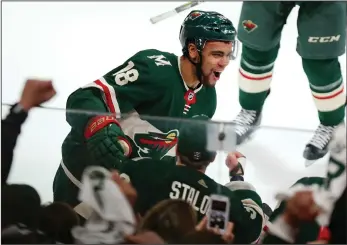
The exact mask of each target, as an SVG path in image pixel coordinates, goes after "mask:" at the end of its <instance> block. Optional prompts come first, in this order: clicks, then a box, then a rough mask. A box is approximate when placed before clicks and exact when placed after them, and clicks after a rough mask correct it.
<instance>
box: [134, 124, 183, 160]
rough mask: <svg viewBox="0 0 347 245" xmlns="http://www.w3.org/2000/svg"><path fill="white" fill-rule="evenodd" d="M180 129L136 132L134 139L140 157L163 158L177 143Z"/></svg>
mask: <svg viewBox="0 0 347 245" xmlns="http://www.w3.org/2000/svg"><path fill="white" fill-rule="evenodd" d="M177 137H178V130H176V129H174V130H170V131H169V132H168V133H157V132H148V133H140V134H135V137H134V141H135V143H136V145H137V147H138V154H139V156H140V157H150V158H152V159H161V158H162V157H163V156H165V155H166V154H167V153H168V152H169V151H170V150H171V149H172V148H173V147H175V145H176V144H177Z"/></svg>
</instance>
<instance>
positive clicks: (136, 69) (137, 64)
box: [84, 50, 168, 115]
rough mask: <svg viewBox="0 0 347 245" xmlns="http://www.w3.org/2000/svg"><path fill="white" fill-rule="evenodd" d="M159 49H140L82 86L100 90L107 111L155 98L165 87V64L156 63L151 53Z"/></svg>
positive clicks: (118, 111) (121, 110) (120, 110)
mask: <svg viewBox="0 0 347 245" xmlns="http://www.w3.org/2000/svg"><path fill="white" fill-rule="evenodd" d="M157 52H159V51H155V50H143V51H140V52H138V53H136V54H135V55H133V56H132V57H131V58H129V59H128V60H126V61H125V62H124V63H123V64H122V65H120V66H118V67H117V68H115V69H113V70H112V71H110V72H108V73H107V74H105V75H104V76H102V77H101V78H99V79H97V80H96V81H94V82H92V83H90V84H88V85H86V86H84V88H88V87H94V88H97V89H99V90H100V91H101V93H102V97H103V100H104V102H105V105H106V107H107V108H108V111H110V112H111V113H115V114H116V115H120V114H121V113H128V112H131V111H132V110H133V109H136V107H138V106H140V105H142V104H149V103H151V102H155V101H156V100H157V98H158V97H159V96H162V94H163V91H165V90H166V89H167V88H168V83H166V81H165V80H164V79H165V69H166V67H160V68H159V67H158V66H157V65H156V63H155V60H154V59H151V58H149V57H152V56H153V55H155V54H157Z"/></svg>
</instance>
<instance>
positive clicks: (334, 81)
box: [297, 2, 346, 160]
mask: <svg viewBox="0 0 347 245" xmlns="http://www.w3.org/2000/svg"><path fill="white" fill-rule="evenodd" d="M298 33H299V37H298V45H297V51H298V53H299V55H300V56H301V57H302V66H303V69H304V71H305V73H306V76H307V78H308V81H309V85H310V89H311V91H312V95H313V99H314V102H315V105H316V107H317V110H318V117H319V120H320V123H321V124H320V125H319V127H318V129H317V130H316V132H315V135H314V136H313V138H312V139H311V141H310V142H309V143H308V144H307V146H306V148H305V151H304V157H305V158H306V159H308V160H316V159H319V158H321V157H323V156H324V155H325V154H326V153H327V145H328V143H329V142H330V140H331V137H332V133H333V131H334V128H335V127H336V126H337V125H338V124H340V123H341V122H343V120H344V117H345V103H346V95H345V93H344V83H343V79H342V74H341V68H340V63H339V60H338V57H339V56H340V55H342V54H344V52H345V45H346V3H345V2H315V3H310V2H305V3H303V4H302V6H301V7H300V10H299V16H298Z"/></svg>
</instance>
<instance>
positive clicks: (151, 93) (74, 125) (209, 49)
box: [53, 11, 237, 206]
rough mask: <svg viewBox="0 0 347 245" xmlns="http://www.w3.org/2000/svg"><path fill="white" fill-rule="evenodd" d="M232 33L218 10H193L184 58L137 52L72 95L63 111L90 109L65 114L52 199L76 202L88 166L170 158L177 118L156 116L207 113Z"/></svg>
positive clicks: (230, 53) (183, 32)
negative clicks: (65, 129) (66, 127)
mask: <svg viewBox="0 0 347 245" xmlns="http://www.w3.org/2000/svg"><path fill="white" fill-rule="evenodd" d="M235 36H236V31H235V28H234V26H233V24H232V22H231V21H230V20H228V19H227V18H225V17H224V16H223V15H221V14H219V13H216V12H204V11H192V12H191V13H189V14H188V16H187V17H186V18H185V20H184V22H183V24H182V26H181V29H180V32H179V39H180V42H181V45H182V50H183V55H182V56H176V55H174V54H172V53H168V52H162V51H159V50H155V49H150V50H143V51H140V52H138V53H136V54H135V55H133V56H132V57H130V58H129V59H128V60H126V61H125V62H124V63H123V64H122V65H120V66H118V67H117V68H115V69H113V70H112V71H110V72H108V73H107V74H105V75H104V76H102V77H101V78H100V79H97V80H96V81H94V82H92V83H90V84H87V85H86V86H84V87H82V88H79V89H78V90H76V91H75V92H73V93H72V94H71V95H70V96H69V98H68V100H67V104H66V109H67V110H87V111H91V113H85V114H82V113H81V114H77V113H71V112H67V114H66V121H67V122H68V124H69V125H70V126H71V131H70V133H69V134H68V135H67V137H66V138H65V140H64V142H63V145H62V161H61V164H60V166H59V168H58V170H57V173H56V175H55V179H54V183H53V191H54V200H55V201H64V202H67V203H69V204H70V205H72V206H75V205H77V203H78V202H77V200H76V197H77V193H78V187H79V186H80V179H81V175H82V172H83V170H84V169H85V168H86V167H87V166H90V165H99V166H103V167H105V168H107V169H115V168H118V165H119V164H120V163H121V162H122V161H124V160H125V159H128V158H130V159H141V158H148V157H149V158H151V159H172V158H174V156H175V145H176V142H177V136H178V127H179V123H178V121H177V120H176V121H175V122H174V121H173V120H165V119H164V118H162V119H154V117H155V118H158V117H171V118H191V117H193V116H195V115H201V114H203V115H206V116H208V117H209V118H211V117H212V116H213V115H214V113H215V110H216V103H217V101H216V91H215V88H214V86H215V84H216V82H217V81H218V79H219V77H220V75H221V73H222V72H223V70H224V69H225V68H226V66H227V65H228V64H229V62H230V60H231V59H233V58H235V55H236V51H237V49H236V47H237V45H235V44H236V40H235ZM93 112H98V113H100V114H101V115H95V113H93ZM107 113H108V114H107ZM144 116H154V117H151V118H152V119H151V118H150V117H144Z"/></svg>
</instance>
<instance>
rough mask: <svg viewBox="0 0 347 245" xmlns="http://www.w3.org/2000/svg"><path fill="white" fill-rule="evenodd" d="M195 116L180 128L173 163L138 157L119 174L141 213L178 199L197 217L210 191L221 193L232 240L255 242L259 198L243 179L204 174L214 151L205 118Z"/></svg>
mask: <svg viewBox="0 0 347 245" xmlns="http://www.w3.org/2000/svg"><path fill="white" fill-rule="evenodd" d="M196 119H197V122H187V123H184V125H183V127H182V128H181V129H180V132H179V133H180V134H179V137H178V143H177V162H176V165H172V164H170V163H168V162H158V161H154V160H151V159H142V160H139V161H133V162H127V163H125V164H123V165H122V167H121V168H120V170H119V171H120V176H121V177H123V178H124V179H125V180H127V181H129V182H130V183H131V184H132V185H133V186H134V188H135V189H136V191H137V194H138V197H137V203H136V205H135V211H137V212H139V213H140V214H141V215H143V214H145V213H146V211H148V210H149V209H150V208H151V207H153V206H154V205H155V204H156V203H158V202H160V201H162V200H165V199H168V198H171V199H181V200H185V201H187V202H189V203H190V204H191V205H192V206H193V208H194V209H195V210H196V212H197V215H198V218H199V220H201V219H202V218H203V217H204V216H205V215H207V211H208V208H209V205H210V204H211V203H210V202H211V198H210V195H211V194H220V195H224V196H227V197H228V198H229V202H230V216H229V220H230V221H231V222H233V223H234V225H235V228H234V234H235V239H236V240H235V241H234V243H241V242H242V243H251V242H255V241H256V240H257V239H258V237H259V235H260V232H261V230H262V226H263V220H264V219H263V211H262V209H261V206H262V200H261V198H260V196H259V195H258V194H257V193H256V192H255V189H254V187H253V186H252V185H250V184H249V183H247V182H244V181H231V182H230V183H228V184H227V185H226V186H223V185H220V184H218V183H216V182H215V181H214V180H213V179H211V178H210V177H208V176H207V175H206V174H205V171H206V168H207V167H208V165H209V164H210V163H211V162H213V160H214V158H215V156H216V152H212V151H208V150H206V146H207V124H206V123H207V122H206V120H205V121H203V120H201V119H206V118H203V117H196ZM198 120H199V121H198ZM193 121H195V120H193Z"/></svg>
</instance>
